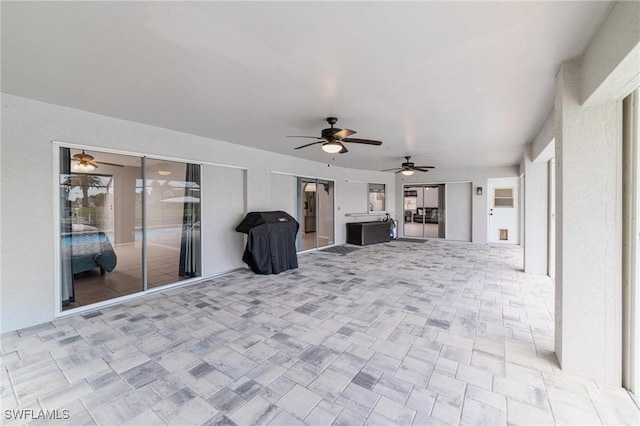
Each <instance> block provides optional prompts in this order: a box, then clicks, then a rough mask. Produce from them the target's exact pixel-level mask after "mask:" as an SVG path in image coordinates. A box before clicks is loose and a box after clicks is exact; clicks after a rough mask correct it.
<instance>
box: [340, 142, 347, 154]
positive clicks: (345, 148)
mask: <svg viewBox="0 0 640 426" xmlns="http://www.w3.org/2000/svg"><path fill="white" fill-rule="evenodd" d="M338 143H340V142H338ZM340 146H342V149H341V150H340V151H338V154H346V153H347V152H349V150H348V149H347V147H346V146H344V145H342V144H340Z"/></svg>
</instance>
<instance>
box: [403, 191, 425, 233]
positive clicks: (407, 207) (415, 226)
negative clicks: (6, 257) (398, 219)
mask: <svg viewBox="0 0 640 426" xmlns="http://www.w3.org/2000/svg"><path fill="white" fill-rule="evenodd" d="M422 202H423V188H422V186H405V187H404V232H403V233H404V236H405V237H419V238H422V237H423V236H424V235H423V226H422V223H421V220H422V218H421V217H420V216H419V214H418V213H419V212H420V211H421V210H422V208H423V205H422Z"/></svg>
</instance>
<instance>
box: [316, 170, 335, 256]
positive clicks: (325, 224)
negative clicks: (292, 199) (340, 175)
mask: <svg viewBox="0 0 640 426" xmlns="http://www.w3.org/2000/svg"><path fill="white" fill-rule="evenodd" d="M316 189H317V191H316V200H317V203H318V208H317V212H318V214H317V215H316V217H317V222H318V226H317V229H318V232H317V238H318V247H326V246H330V245H333V243H334V235H333V234H334V217H333V215H334V208H333V205H334V198H333V182H329V181H321V180H318V182H317V184H316Z"/></svg>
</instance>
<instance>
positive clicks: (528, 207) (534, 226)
mask: <svg viewBox="0 0 640 426" xmlns="http://www.w3.org/2000/svg"><path fill="white" fill-rule="evenodd" d="M531 153H532V146H531V145H527V147H526V149H525V158H524V271H525V272H526V273H528V274H537V275H547V258H548V254H547V246H548V196H547V192H548V186H547V163H545V162H540V163H537V162H534V161H533V159H532V158H531V155H532V154H531Z"/></svg>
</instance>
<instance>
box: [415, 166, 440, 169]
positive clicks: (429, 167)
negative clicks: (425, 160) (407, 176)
mask: <svg viewBox="0 0 640 426" xmlns="http://www.w3.org/2000/svg"><path fill="white" fill-rule="evenodd" d="M413 168H414V169H435V167H433V166H413Z"/></svg>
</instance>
